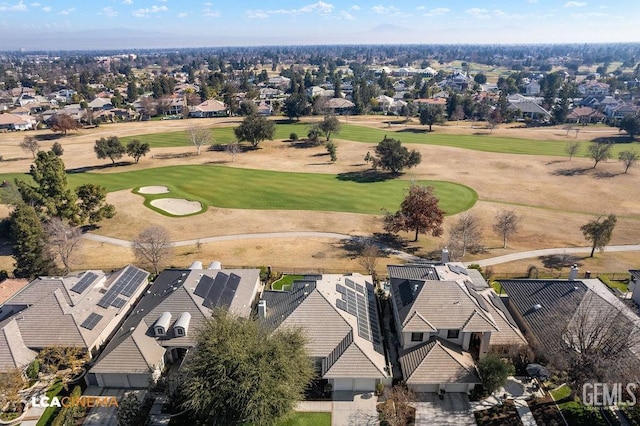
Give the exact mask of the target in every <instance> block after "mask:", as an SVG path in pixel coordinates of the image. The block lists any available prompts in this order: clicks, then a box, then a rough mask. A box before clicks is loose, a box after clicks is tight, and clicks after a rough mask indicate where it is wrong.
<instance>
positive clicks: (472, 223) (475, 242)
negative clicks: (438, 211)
mask: <svg viewBox="0 0 640 426" xmlns="http://www.w3.org/2000/svg"><path fill="white" fill-rule="evenodd" d="M482 248H483V244H482V223H481V221H480V217H479V216H476V215H475V214H473V213H471V212H465V213H462V214H461V215H460V217H459V218H458V220H457V221H456V222H455V223H454V224H453V226H452V227H451V229H449V251H450V252H452V249H453V252H458V251H459V252H460V256H461V257H464V256H465V255H466V254H467V251H469V252H471V253H474V252H475V253H477V252H478V251H480V250H482Z"/></svg>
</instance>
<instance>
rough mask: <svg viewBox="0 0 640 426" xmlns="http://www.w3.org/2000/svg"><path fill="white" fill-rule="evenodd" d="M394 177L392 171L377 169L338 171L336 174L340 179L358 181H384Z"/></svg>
mask: <svg viewBox="0 0 640 426" xmlns="http://www.w3.org/2000/svg"><path fill="white" fill-rule="evenodd" d="M394 177H395V176H394V175H392V174H391V173H381V172H378V171H376V170H360V171H356V172H345V173H338V174H337V175H336V178H337V179H338V180H342V181H349V182H358V183H373V182H384V181H386V180H389V179H393V178H394Z"/></svg>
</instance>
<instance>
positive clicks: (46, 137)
mask: <svg viewBox="0 0 640 426" xmlns="http://www.w3.org/2000/svg"><path fill="white" fill-rule="evenodd" d="M34 137H35V138H36V139H37V140H39V141H55V140H58V139H62V138H63V137H64V135H63V134H62V133H43V134H41V135H35V136H34Z"/></svg>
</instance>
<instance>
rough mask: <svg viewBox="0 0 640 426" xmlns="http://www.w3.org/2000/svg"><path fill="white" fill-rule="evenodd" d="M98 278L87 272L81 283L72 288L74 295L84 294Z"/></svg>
mask: <svg viewBox="0 0 640 426" xmlns="http://www.w3.org/2000/svg"><path fill="white" fill-rule="evenodd" d="M96 278H98V276H97V275H96V274H94V273H93V272H86V273H85V274H84V275H83V276H82V278H80V281H78V282H77V283H76V285H74V286H73V287H71V291H73V292H74V293H78V294H82V292H84V291H85V290H86V289H87V288H88V287H89V286H90V285H91V284H92V283H93V282H94V281H95V279H96Z"/></svg>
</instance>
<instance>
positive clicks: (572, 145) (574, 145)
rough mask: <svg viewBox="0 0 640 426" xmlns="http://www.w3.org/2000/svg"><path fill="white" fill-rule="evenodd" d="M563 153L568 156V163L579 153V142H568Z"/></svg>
mask: <svg viewBox="0 0 640 426" xmlns="http://www.w3.org/2000/svg"><path fill="white" fill-rule="evenodd" d="M564 151H565V152H566V153H567V154H568V155H569V161H571V159H572V158H573V157H574V156H575V155H576V154H577V153H578V151H580V142H569V143H568V144H567V146H565V147H564Z"/></svg>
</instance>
